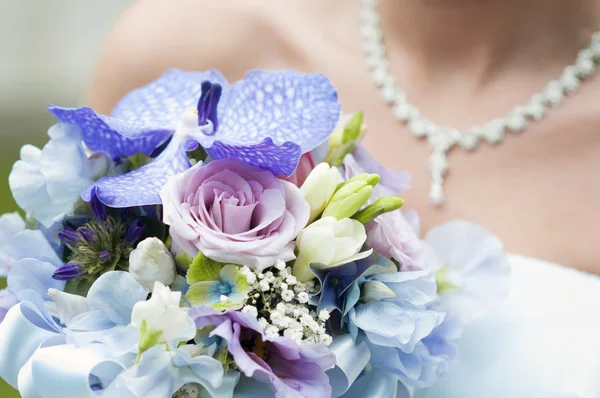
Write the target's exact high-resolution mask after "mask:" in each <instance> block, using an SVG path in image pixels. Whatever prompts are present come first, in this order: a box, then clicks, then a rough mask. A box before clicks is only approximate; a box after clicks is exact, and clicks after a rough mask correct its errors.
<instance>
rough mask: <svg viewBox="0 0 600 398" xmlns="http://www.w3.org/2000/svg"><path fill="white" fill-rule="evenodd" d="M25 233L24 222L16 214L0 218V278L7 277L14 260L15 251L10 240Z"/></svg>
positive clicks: (4, 215)
mask: <svg viewBox="0 0 600 398" xmlns="http://www.w3.org/2000/svg"><path fill="white" fill-rule="evenodd" d="M23 231H25V221H23V219H22V218H21V216H20V215H19V214H18V213H6V214H3V215H1V216H0V276H6V275H8V271H10V269H11V268H12V266H13V264H14V263H15V262H16V261H18V260H19V258H17V259H16V260H15V258H14V257H15V254H14V252H15V249H16V248H14V249H13V248H12V246H13V243H11V240H12V239H13V237H14V236H16V235H17V234H19V233H21V232H23Z"/></svg>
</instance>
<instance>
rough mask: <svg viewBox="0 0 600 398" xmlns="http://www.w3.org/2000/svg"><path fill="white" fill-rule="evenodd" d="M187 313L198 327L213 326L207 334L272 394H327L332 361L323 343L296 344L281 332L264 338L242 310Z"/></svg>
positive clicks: (325, 397) (286, 397)
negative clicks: (220, 341) (219, 341)
mask: <svg viewBox="0 0 600 398" xmlns="http://www.w3.org/2000/svg"><path fill="white" fill-rule="evenodd" d="M188 315H189V316H190V317H191V318H192V319H194V321H195V322H196V327H197V328H198V329H201V328H203V327H206V326H217V327H216V328H215V329H214V330H213V331H212V333H211V336H219V337H221V338H222V339H224V340H226V341H227V349H228V350H229V353H230V354H231V355H232V356H233V359H234V360H235V363H236V365H237V366H238V368H239V370H240V371H241V372H242V373H244V374H245V375H246V376H247V377H252V378H254V379H256V380H258V381H260V382H263V383H267V384H269V385H270V386H271V389H272V390H273V391H274V392H275V397H276V398H291V397H299V398H300V397H306V398H321V397H322V398H329V397H331V385H330V384H329V377H327V375H326V374H325V372H326V371H327V370H329V369H331V368H333V366H334V365H335V355H334V354H333V353H332V352H331V351H329V349H328V348H327V347H326V346H325V345H322V344H304V345H298V344H296V343H295V342H294V341H293V340H291V339H288V338H287V337H282V336H278V337H275V338H267V337H266V336H265V334H264V331H263V328H262V327H261V326H260V325H259V324H258V322H257V320H256V318H255V317H253V316H252V315H251V314H246V313H242V312H236V311H227V312H224V313H223V312H219V311H216V310H214V309H212V308H209V307H193V308H191V309H190V311H189V312H188Z"/></svg>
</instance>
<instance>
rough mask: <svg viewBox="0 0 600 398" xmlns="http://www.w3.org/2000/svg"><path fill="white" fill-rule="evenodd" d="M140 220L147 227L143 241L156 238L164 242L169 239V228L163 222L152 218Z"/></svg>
mask: <svg viewBox="0 0 600 398" xmlns="http://www.w3.org/2000/svg"><path fill="white" fill-rule="evenodd" d="M140 219H141V220H142V222H143V223H144V226H145V227H146V231H145V232H144V236H143V237H142V240H143V239H144V238H149V237H155V238H158V239H160V240H162V241H163V242H164V241H165V240H166V239H167V227H166V226H165V224H163V223H162V222H161V221H159V220H156V219H154V218H151V217H140Z"/></svg>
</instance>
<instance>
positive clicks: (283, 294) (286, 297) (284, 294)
mask: <svg viewBox="0 0 600 398" xmlns="http://www.w3.org/2000/svg"><path fill="white" fill-rule="evenodd" d="M281 298H282V299H283V300H284V301H288V302H289V301H292V299H293V298H294V292H292V291H291V290H284V291H283V292H281Z"/></svg>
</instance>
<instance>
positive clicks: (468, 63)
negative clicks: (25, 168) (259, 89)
mask: <svg viewBox="0 0 600 398" xmlns="http://www.w3.org/2000/svg"><path fill="white" fill-rule="evenodd" d="M249 3H250V2H247V1H240V0H235V1H234V0H230V1H227V2H220V3H219V4H217V2H210V1H200V0H178V1H177V2H172V1H168V0H139V1H138V2H136V3H135V4H134V5H133V6H132V7H131V8H130V9H129V10H128V11H127V12H126V13H125V14H124V15H123V16H122V18H121V19H120V20H119V21H118V22H117V24H116V26H115V27H114V30H113V32H112V34H111V35H110V37H109V38H108V40H107V42H106V45H105V47H104V50H103V52H102V54H101V57H100V60H99V65H98V69H97V73H96V75H95V77H94V79H93V82H92V85H91V89H90V92H89V96H88V99H87V104H88V105H90V106H92V107H94V108H95V109H97V110H98V111H101V112H105V113H109V112H110V111H111V109H112V107H113V106H114V104H115V103H116V102H117V101H118V99H119V98H121V97H122V96H123V95H124V94H125V93H126V92H128V91H129V90H131V89H132V88H135V87H138V86H140V85H143V84H146V83H148V82H150V81H151V80H153V79H154V78H156V77H157V76H159V75H160V74H161V73H162V72H163V71H164V70H165V69H167V68H170V67H177V68H182V69H187V70H204V69H209V68H217V69H219V70H221V71H222V72H223V73H224V74H225V75H226V76H227V77H228V78H229V79H230V80H237V79H240V78H242V77H243V76H244V74H245V72H246V71H247V70H249V69H253V68H266V69H284V68H294V69H297V70H300V71H304V72H320V73H323V74H325V75H326V76H328V77H329V78H330V79H331V80H332V82H333V83H334V85H335V86H336V87H337V89H338V91H339V96H340V100H341V103H342V104H343V107H344V111H345V112H353V111H355V110H359V109H362V110H364V111H365V115H366V121H367V124H368V134H367V136H366V138H365V140H364V145H365V146H366V147H367V149H369V150H370V151H371V152H372V153H373V154H374V155H375V156H376V157H377V158H378V159H379V160H380V161H381V162H383V163H384V164H385V165H386V166H387V167H389V168H395V169H403V170H407V171H409V172H410V173H411V174H412V175H413V186H412V188H411V189H410V190H409V191H407V192H404V193H403V194H402V197H403V198H404V199H405V201H406V205H405V206H406V207H410V208H416V209H417V210H418V211H419V213H420V215H421V218H422V227H423V230H424V231H427V230H428V229H429V228H430V227H431V226H433V225H435V224H439V223H442V222H444V221H448V220H451V219H467V220H470V221H473V222H475V223H478V224H481V225H483V226H485V227H486V228H488V229H489V230H490V231H491V232H493V233H494V234H496V235H497V236H499V237H500V239H502V240H503V241H504V243H505V247H506V250H507V251H509V252H512V253H519V254H523V255H527V256H532V257H537V258H541V259H544V260H547V261H551V262H555V263H559V264H563V265H565V266H569V267H574V268H578V269H581V270H584V271H587V272H591V273H600V250H597V247H596V244H597V242H598V236H599V234H598V227H597V226H598V225H600V211H599V210H598V208H597V206H598V203H600V184H598V182H600V177H599V176H598V172H599V171H600V101H598V95H599V94H600V73H599V74H598V75H596V76H595V77H593V78H592V79H589V80H587V81H586V82H585V83H584V84H583V85H582V87H581V89H580V90H579V91H577V92H576V93H575V94H574V95H572V96H569V97H568V98H567V100H566V101H565V102H564V103H563V104H562V105H560V106H559V107H557V108H555V109H551V110H550V111H549V113H548V114H547V117H546V118H545V119H544V120H543V121H541V122H538V123H532V124H530V126H529V127H528V128H527V129H526V130H525V131H524V132H523V133H522V134H518V135H514V134H510V133H509V134H508V136H507V139H506V140H505V141H504V142H503V143H502V144H500V145H496V146H493V147H492V146H490V145H489V144H487V143H483V144H482V145H481V146H480V148H479V149H478V150H477V151H475V152H472V153H469V152H466V151H464V150H462V149H460V148H457V149H454V150H453V151H452V152H451V154H450V157H449V161H450V172H449V174H448V175H447V177H446V182H445V193H446V196H447V200H446V203H445V204H444V206H443V207H441V208H435V207H433V206H431V205H430V204H429V203H428V190H429V175H428V173H427V170H426V168H425V165H426V161H427V156H428V153H429V149H428V145H427V144H426V142H424V141H419V140H417V139H415V138H414V137H412V136H411V135H410V134H409V132H408V130H407V128H406V127H405V126H404V125H402V124H400V123H399V122H398V121H397V120H395V119H394V117H393V115H392V113H391V111H390V109H389V108H388V107H387V106H386V105H385V103H384V102H383V100H381V98H380V95H379V94H378V92H377V90H376V89H375V87H374V85H373V83H372V82H371V80H370V77H369V74H368V72H367V70H366V67H365V66H364V59H363V54H362V51H361V41H360V37H359V34H358V31H359V27H358V12H359V8H358V1H356V0H354V1H347V0H329V1H327V2H323V1H320V0H302V1H300V0H295V1H292V0H290V1H285V2H283V1H276V0H263V1H261V2H252V4H249ZM380 7H381V12H382V15H383V18H382V29H383V32H384V40H385V42H386V46H387V48H388V57H389V60H390V65H391V71H392V72H393V73H394V74H395V75H396V77H397V81H398V83H399V85H400V87H402V88H403V90H405V91H406V92H407V94H408V97H409V99H410V100H411V102H413V103H414V104H416V105H417V106H418V107H419V108H420V109H421V111H422V113H423V114H425V115H427V117H428V118H430V119H431V120H434V121H435V122H436V123H438V124H440V125H446V126H451V127H454V128H458V129H466V128H468V127H470V126H471V125H473V124H480V123H484V122H486V121H488V120H491V119H493V118H496V117H498V116H501V115H504V114H506V113H507V112H508V111H509V110H510V109H512V107H514V106H515V105H518V104H523V103H525V102H526V101H527V100H528V98H529V97H530V96H531V95H532V94H534V93H537V92H540V91H541V90H542V89H543V87H544V86H545V85H546V84H547V83H548V82H549V81H550V80H551V79H554V78H555V77H557V76H558V75H559V73H560V71H561V70H562V69H563V68H564V67H565V66H566V65H568V64H570V63H571V62H572V61H573V60H574V58H575V56H576V54H577V52H578V51H579V49H580V48H582V47H584V46H585V45H586V44H587V43H588V42H589V38H590V35H591V32H592V31H593V30H594V28H595V27H598V26H600V1H597V0H571V1H569V2H565V1H564V0H530V1H528V2H523V1H516V0H418V1H417V0H381V1H380Z"/></svg>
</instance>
